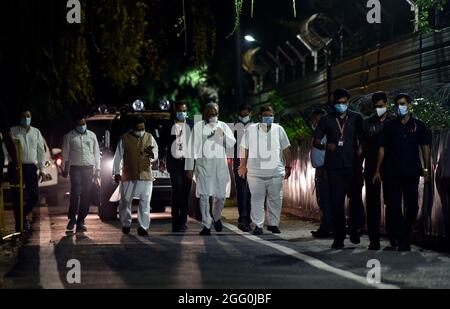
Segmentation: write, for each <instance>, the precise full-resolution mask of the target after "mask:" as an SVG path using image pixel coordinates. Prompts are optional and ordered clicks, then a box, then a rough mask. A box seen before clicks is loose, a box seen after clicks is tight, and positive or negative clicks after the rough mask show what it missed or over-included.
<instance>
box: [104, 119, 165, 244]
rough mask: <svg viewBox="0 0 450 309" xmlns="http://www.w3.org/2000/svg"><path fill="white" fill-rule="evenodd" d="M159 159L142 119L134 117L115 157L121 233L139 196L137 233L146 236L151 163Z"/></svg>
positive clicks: (150, 186) (130, 219) (128, 230)
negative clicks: (131, 127) (131, 126)
mask: <svg viewBox="0 0 450 309" xmlns="http://www.w3.org/2000/svg"><path fill="white" fill-rule="evenodd" d="M157 159H158V144H157V143H156V140H155V139H154V138H153V136H152V135H151V134H150V133H147V132H145V119H144V118H143V117H137V118H136V119H135V121H134V127H133V131H131V132H129V133H126V134H124V135H123V136H122V138H121V139H120V141H119V144H118V146H117V150H116V153H115V156H114V167H113V175H114V178H115V180H116V182H118V183H119V182H120V203H119V217H120V222H121V223H122V232H123V233H124V234H128V233H129V232H130V228H131V222H132V217H131V203H132V201H133V198H138V199H139V208H138V223H139V228H138V230H137V231H138V234H139V235H140V236H147V235H148V232H147V230H148V229H149V227H150V200H151V196H152V190H153V181H154V178H153V176H152V170H151V163H152V161H153V160H157Z"/></svg>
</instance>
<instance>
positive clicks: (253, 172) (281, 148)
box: [239, 106, 291, 235]
mask: <svg viewBox="0 0 450 309" xmlns="http://www.w3.org/2000/svg"><path fill="white" fill-rule="evenodd" d="M260 116H261V123H257V124H253V125H251V126H249V127H248V128H247V130H246V131H245V136H244V138H243V139H242V142H241V150H242V153H243V154H242V159H241V166H240V167H239V176H241V177H246V176H247V180H248V185H249V188H250V193H251V220H252V222H253V223H254V224H255V225H256V227H255V229H254V231H253V234H255V235H261V234H262V233H263V230H262V228H263V226H264V221H265V211H264V201H265V199H266V196H267V211H268V223H269V225H268V228H267V229H268V230H269V231H271V232H272V233H277V234H278V233H280V229H279V224H280V215H281V207H282V201H283V180H284V179H287V178H289V176H290V175H291V155H290V146H291V145H290V143H289V139H288V137H287V134H286V132H285V131H284V129H283V127H281V126H280V125H278V124H275V123H274V112H273V109H272V108H271V107H270V106H264V107H262V108H261V112H260Z"/></svg>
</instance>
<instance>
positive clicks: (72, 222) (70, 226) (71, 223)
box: [66, 219, 77, 231]
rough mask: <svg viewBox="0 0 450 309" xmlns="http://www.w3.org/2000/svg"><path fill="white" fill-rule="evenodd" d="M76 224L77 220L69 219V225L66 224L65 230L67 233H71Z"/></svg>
mask: <svg viewBox="0 0 450 309" xmlns="http://www.w3.org/2000/svg"><path fill="white" fill-rule="evenodd" d="M76 224H77V220H75V219H71V220H70V221H69V223H67V227H66V229H67V230H68V231H73V229H74V228H75V225H76Z"/></svg>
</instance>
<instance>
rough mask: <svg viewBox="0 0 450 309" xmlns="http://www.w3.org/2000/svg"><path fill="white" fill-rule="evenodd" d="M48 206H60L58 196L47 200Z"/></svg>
mask: <svg viewBox="0 0 450 309" xmlns="http://www.w3.org/2000/svg"><path fill="white" fill-rule="evenodd" d="M45 200H46V202H47V205H48V206H58V202H59V200H58V195H56V194H55V195H50V196H47V197H46V198H45Z"/></svg>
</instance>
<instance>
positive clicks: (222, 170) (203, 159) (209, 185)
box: [185, 104, 236, 235]
mask: <svg viewBox="0 0 450 309" xmlns="http://www.w3.org/2000/svg"><path fill="white" fill-rule="evenodd" d="M218 112H219V111H218V107H217V105H216V104H208V105H207V106H206V107H205V111H204V115H203V116H204V119H205V120H204V121H200V122H197V123H196V124H195V125H194V130H193V132H192V134H191V137H190V140H189V147H190V149H189V153H190V158H188V159H186V163H185V169H186V171H187V174H188V177H190V178H191V177H192V175H193V174H195V181H196V195H197V198H200V210H201V214H202V224H203V230H202V231H201V232H200V235H210V234H211V225H212V221H213V220H214V228H215V230H216V231H217V232H221V231H222V222H221V217H222V210H223V206H224V203H225V198H228V197H229V196H230V188H231V178H230V172H229V169H228V164H227V149H231V152H232V149H233V147H234V144H235V143H236V139H235V138H234V135H233V132H232V131H231V129H230V128H229V127H228V125H227V124H226V123H224V122H222V121H219V120H218V114H219V113H218ZM194 166H195V170H194ZM210 197H213V198H214V202H213V209H212V215H213V217H212V218H211V214H210V212H211V207H210V203H209V199H210Z"/></svg>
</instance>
